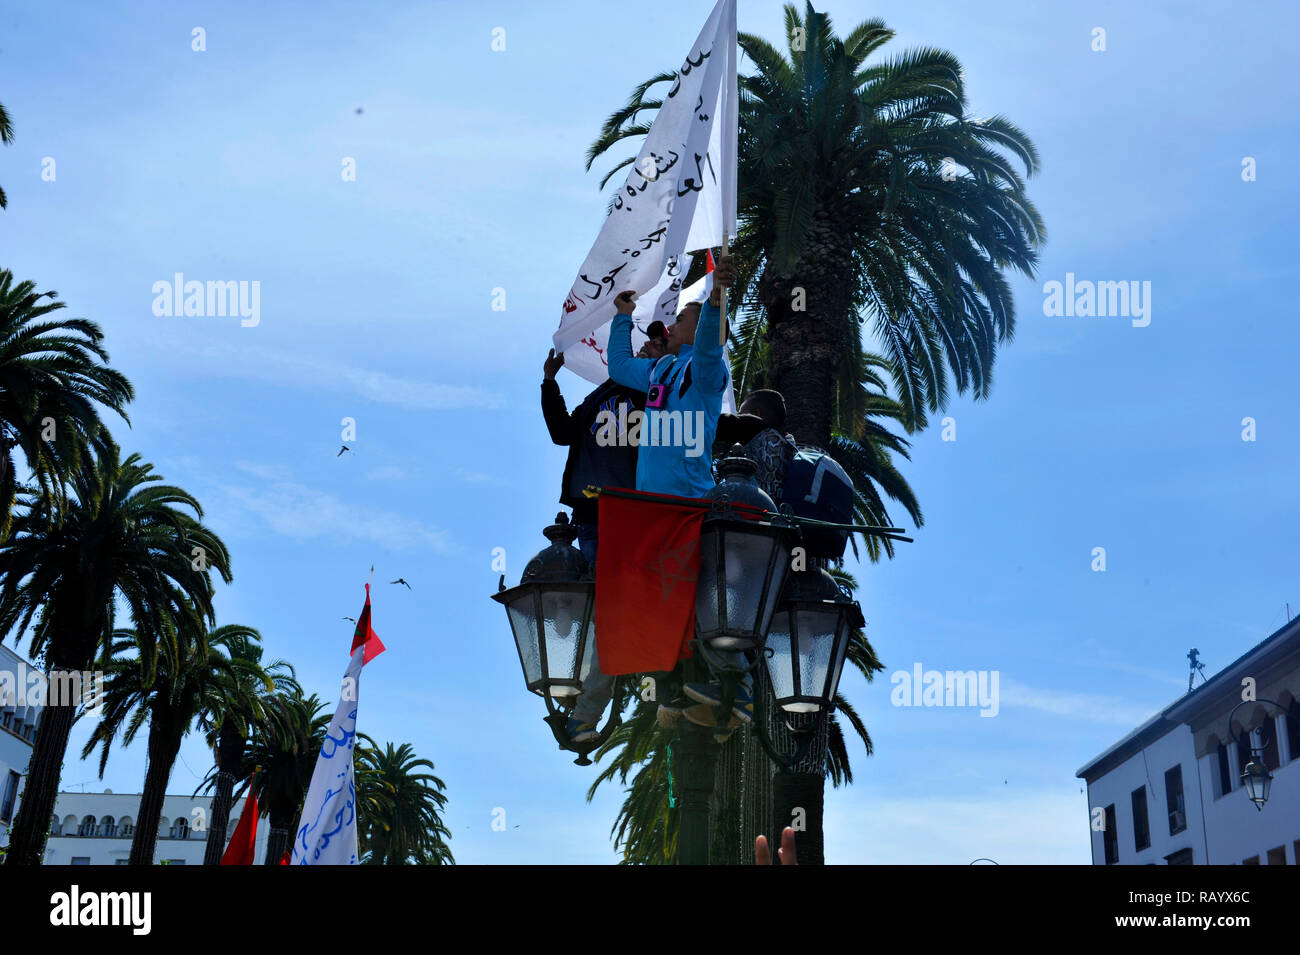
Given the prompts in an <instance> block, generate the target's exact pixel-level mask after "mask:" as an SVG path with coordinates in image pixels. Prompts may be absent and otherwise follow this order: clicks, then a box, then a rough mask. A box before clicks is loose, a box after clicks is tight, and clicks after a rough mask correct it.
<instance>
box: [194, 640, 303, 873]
mask: <svg viewBox="0 0 1300 955" xmlns="http://www.w3.org/2000/svg"><path fill="white" fill-rule="evenodd" d="M261 639H262V638H261V635H260V634H259V633H258V632H257V631H256V630H250V631H248V633H247V635H234V634H232V635H231V636H230V637H229V638H228V639H227V640H226V642H225V646H226V648H227V650H228V651H229V653H230V657H231V659H232V660H238V661H240V664H241V667H240V669H239V670H238V671H236V674H235V676H236V679H237V681H238V687H237V688H236V691H235V692H233V693H230V694H228V695H220V696H216V697H214V698H213V699H212V701H211V703H210V704H209V706H208V708H207V709H205V710H204V711H203V712H201V713H200V714H199V726H200V727H201V728H202V729H203V730H204V732H205V734H206V737H207V741H208V745H209V746H211V747H212V752H213V756H214V757H215V766H214V772H215V774H216V776H215V784H216V786H215V788H216V794H215V795H214V796H213V799H212V814H211V817H210V818H209V819H208V835H207V846H206V847H205V849H204V853H203V864H204V865H217V864H218V863H220V861H221V856H222V854H223V853H224V852H225V849H226V835H227V833H226V829H227V826H228V824H229V822H230V809H231V806H232V805H233V804H234V801H235V800H234V790H235V782H236V779H235V773H236V772H237V771H238V768H239V765H240V761H241V759H242V757H243V755H244V747H245V746H246V745H247V743H248V739H249V737H250V735H251V734H252V731H253V728H254V726H257V725H262V724H264V723H265V721H266V719H267V718H268V716H269V706H270V700H271V697H272V695H273V694H276V693H285V692H291V691H294V690H297V691H298V692H301V691H302V690H301V687H299V686H298V681H297V680H296V679H295V676H294V671H293V667H292V666H290V665H289V664H288V663H286V662H285V661H283V660H276V661H275V662H273V663H271V664H269V665H268V666H266V667H263V666H262V648H261V646H260V645H259V644H260V642H261Z"/></svg>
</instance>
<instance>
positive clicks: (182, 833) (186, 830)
mask: <svg viewBox="0 0 1300 955" xmlns="http://www.w3.org/2000/svg"><path fill="white" fill-rule="evenodd" d="M171 837H172V838H173V839H188V838H189V837H190V821H189V820H188V819H186V818H185V817H184V816H177V817H176V821H175V822H173V823H172V832H171Z"/></svg>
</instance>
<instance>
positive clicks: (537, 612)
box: [492, 514, 619, 766]
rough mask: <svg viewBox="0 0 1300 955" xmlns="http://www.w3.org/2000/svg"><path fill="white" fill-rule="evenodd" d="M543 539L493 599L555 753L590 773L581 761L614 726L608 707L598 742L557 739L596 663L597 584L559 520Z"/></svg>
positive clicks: (570, 530)
mask: <svg viewBox="0 0 1300 955" xmlns="http://www.w3.org/2000/svg"><path fill="white" fill-rule="evenodd" d="M542 533H544V534H545V535H546V538H547V540H549V541H550V542H551V544H550V546H549V547H546V548H544V549H543V550H542V551H541V552H540V553H538V554H537V555H536V556H535V557H533V559H532V560H530V561H529V562H528V564H527V566H525V567H524V573H523V577H522V579H521V580H520V582H519V585H518V586H517V587H511V588H510V589H509V590H507V589H506V585H505V579H506V578H505V574H502V575H501V580H500V582H499V584H498V591H497V593H495V594H493V595H492V599H493V600H495V601H497V602H498V603H500V604H502V605H503V606H504V607H505V608H506V615H507V616H508V617H509V619H510V629H511V631H512V632H513V633H514V637H515V649H516V650H518V652H519V663H520V666H522V667H523V670H524V683H525V684H526V685H527V687H528V689H529V690H530V691H531V692H533V693H536V694H537V695H538V696H540V697H541V698H542V699H543V700H545V702H546V712H547V715H546V716H545V717H544V719H545V721H546V723H547V725H549V726H550V727H551V732H552V733H553V734H554V736H555V741H556V742H557V743H559V745H560V748H561V749H564V750H568V751H570V752H573V753H577V754H578V758H577V759H576V760H574V762H576V763H577V764H578V765H579V766H589V765H591V760H590V759H588V758H587V754H588V753H590V752H591V751H592V750H594V749H596V748H597V747H598V746H600V745H601V744H602V743H603V742H605V740H606V739H608V738H609V734H610V733H611V732H613V730H614V727H615V726H617V725H618V723H619V716H618V708H617V707H613V708H612V713H611V716H610V719H609V721H608V722H607V723H606V724H605V728H604V729H603V730H601V731H600V733H599V734H598V735H597V737H596V738H595V739H593V740H589V741H587V742H584V743H574V742H571V741H570V739H569V737H568V734H567V733H565V731H564V725H565V722H566V721H567V719H568V710H569V709H570V708H571V707H572V706H573V704H574V703H575V702H576V701H577V698H578V696H579V695H581V693H582V683H583V680H585V679H586V678H587V676H588V675H589V674H590V672H591V661H592V659H593V657H594V656H595V646H596V626H595V612H594V611H595V597H596V583H595V578H594V577H593V575H592V568H591V566H590V565H589V564H588V562H587V559H586V558H585V557H583V556H582V552H581V551H579V550H578V549H577V548H576V547H574V546H573V541H574V540H575V538H576V537H577V533H578V532H577V530H576V529H575V528H574V527H573V525H572V524H570V523H569V518H568V516H567V515H565V514H558V515H556V518H555V523H554V524H552V525H551V526H550V527H547V528H546V529H545V530H544V531H543V532H542Z"/></svg>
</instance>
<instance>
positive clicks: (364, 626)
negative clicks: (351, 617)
mask: <svg viewBox="0 0 1300 955" xmlns="http://www.w3.org/2000/svg"><path fill="white" fill-rule="evenodd" d="M357 647H365V648H366V652H365V653H364V654H362V657H361V665H362V666H365V665H366V664H367V663H369V662H370V661H371V660H373V659H374V658H375V657H377V656H379V654H381V653H383V652H384V650H385V649H386V648H385V647H384V645H383V644H382V643H381V642H380V641H379V634H377V633H375V631H374V630H373V629H372V628H371V626H370V585H369V584H366V605H365V606H364V607H362V608H361V616H360V617H358V618H357V629H356V632H355V633H354V634H353V635H352V649H351V650H349V651H348V655H349V656H351V655H352V654H354V653H356V652H357Z"/></svg>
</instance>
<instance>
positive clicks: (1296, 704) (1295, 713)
mask: <svg viewBox="0 0 1300 955" xmlns="http://www.w3.org/2000/svg"><path fill="white" fill-rule="evenodd" d="M1286 735H1287V737H1288V739H1289V742H1290V744H1291V747H1290V749H1291V751H1290V752H1289V753H1288V754H1287V758H1288V760H1291V759H1300V700H1294V699H1293V700H1291V702H1290V703H1288V704H1287V706H1286ZM1297 861H1300V857H1298V858H1297Z"/></svg>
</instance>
